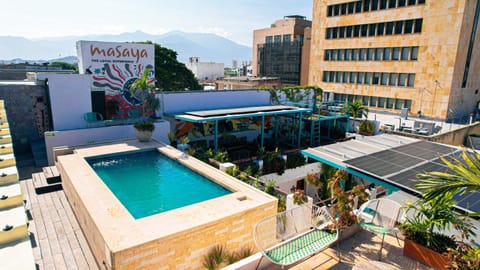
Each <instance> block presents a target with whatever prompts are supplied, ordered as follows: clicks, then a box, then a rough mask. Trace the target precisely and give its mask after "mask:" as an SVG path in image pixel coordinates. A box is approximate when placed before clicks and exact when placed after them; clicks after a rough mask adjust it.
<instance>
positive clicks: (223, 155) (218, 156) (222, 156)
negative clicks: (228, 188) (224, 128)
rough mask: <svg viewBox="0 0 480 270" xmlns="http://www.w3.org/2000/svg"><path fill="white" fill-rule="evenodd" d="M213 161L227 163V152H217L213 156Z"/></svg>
mask: <svg viewBox="0 0 480 270" xmlns="http://www.w3.org/2000/svg"><path fill="white" fill-rule="evenodd" d="M213 159H215V160H216V161H218V162H221V163H224V162H227V161H228V152H227V151H222V150H218V151H217V152H216V153H215V155H214V156H213Z"/></svg>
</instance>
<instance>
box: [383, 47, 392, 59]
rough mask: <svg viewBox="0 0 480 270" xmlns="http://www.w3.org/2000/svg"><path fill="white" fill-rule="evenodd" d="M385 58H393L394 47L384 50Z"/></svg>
mask: <svg viewBox="0 0 480 270" xmlns="http://www.w3.org/2000/svg"><path fill="white" fill-rule="evenodd" d="M383 60H385V61H388V60H392V48H385V50H384V51H383Z"/></svg>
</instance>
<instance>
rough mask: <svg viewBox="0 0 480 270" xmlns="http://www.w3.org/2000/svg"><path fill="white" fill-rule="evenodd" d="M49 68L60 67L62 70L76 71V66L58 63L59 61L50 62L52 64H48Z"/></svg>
mask: <svg viewBox="0 0 480 270" xmlns="http://www.w3.org/2000/svg"><path fill="white" fill-rule="evenodd" d="M50 66H54V67H61V68H62V69H64V70H75V71H78V66H77V65H74V64H70V63H67V62H60V61H57V62H52V63H50Z"/></svg>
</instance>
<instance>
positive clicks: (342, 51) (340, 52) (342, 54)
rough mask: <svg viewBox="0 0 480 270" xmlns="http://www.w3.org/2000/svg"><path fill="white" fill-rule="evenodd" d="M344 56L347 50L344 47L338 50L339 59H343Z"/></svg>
mask: <svg viewBox="0 0 480 270" xmlns="http://www.w3.org/2000/svg"><path fill="white" fill-rule="evenodd" d="M344 56H345V50H344V49H340V50H338V60H339V61H343V59H344Z"/></svg>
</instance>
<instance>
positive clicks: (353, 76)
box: [350, 72, 357, 83]
mask: <svg viewBox="0 0 480 270" xmlns="http://www.w3.org/2000/svg"><path fill="white" fill-rule="evenodd" d="M350 83H357V73H356V72H350Z"/></svg>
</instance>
